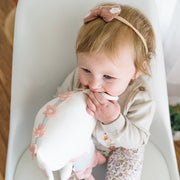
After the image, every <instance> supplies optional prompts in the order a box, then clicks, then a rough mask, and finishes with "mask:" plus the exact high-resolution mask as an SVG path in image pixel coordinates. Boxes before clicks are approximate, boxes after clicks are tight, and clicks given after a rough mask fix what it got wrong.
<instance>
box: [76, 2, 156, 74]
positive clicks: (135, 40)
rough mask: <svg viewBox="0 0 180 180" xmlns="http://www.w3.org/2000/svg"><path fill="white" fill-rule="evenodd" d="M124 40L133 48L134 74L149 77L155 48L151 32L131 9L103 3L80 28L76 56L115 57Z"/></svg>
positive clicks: (140, 17)
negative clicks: (102, 55) (140, 73)
mask: <svg viewBox="0 0 180 180" xmlns="http://www.w3.org/2000/svg"><path fill="white" fill-rule="evenodd" d="M107 22H108V23H107ZM124 38H125V40H126V41H127V42H129V43H130V44H132V45H133V47H134V52H135V59H134V64H135V67H136V71H140V72H142V73H144V74H146V75H150V59H151V57H152V55H154V54H155V46H156V45H155V35H154V32H153V28H152V26H151V24H150V22H149V20H148V19H147V18H146V17H145V16H144V14H142V13H141V12H140V11H139V10H138V9H135V8H132V7H130V6H126V5H119V4H114V3H104V4H100V5H98V6H96V7H95V8H93V9H92V10H91V11H90V14H89V15H88V16H87V17H86V18H85V19H84V25H83V26H82V27H81V28H80V31H79V34H78V37H77V41H76V53H80V52H85V53H95V54H97V53H105V54H106V55H107V56H109V57H113V56H118V50H119V49H118V47H119V44H120V43H121V41H122V40H123V39H124Z"/></svg>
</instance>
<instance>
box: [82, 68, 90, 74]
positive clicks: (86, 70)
mask: <svg viewBox="0 0 180 180" xmlns="http://www.w3.org/2000/svg"><path fill="white" fill-rule="evenodd" d="M82 69H83V71H84V72H87V73H90V71H89V70H88V69H85V68H82Z"/></svg>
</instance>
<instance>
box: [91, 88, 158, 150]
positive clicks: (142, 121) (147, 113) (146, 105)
mask: <svg viewBox="0 0 180 180" xmlns="http://www.w3.org/2000/svg"><path fill="white" fill-rule="evenodd" d="M127 106H128V107H127V112H122V113H121V114H120V117H119V118H118V119H117V120H116V121H114V122H112V123H110V124H107V125H104V124H102V123H99V126H97V128H96V130H95V131H94V135H95V137H96V138H97V140H98V141H99V142H101V143H102V144H104V143H105V140H106V139H108V142H111V143H110V144H108V146H115V147H120V146H122V147H125V148H137V147H139V146H142V145H143V144H146V143H147V141H148V138H149V129H150V125H151V123H152V119H153V115H154V110H155V104H154V102H153V101H152V98H151V96H150V95H149V93H148V92H147V91H139V92H138V93H137V94H136V96H135V97H134V99H133V100H132V101H131V102H130V103H129V104H128V105H127ZM104 134H105V135H106V138H104V139H103V138H102V136H104Z"/></svg>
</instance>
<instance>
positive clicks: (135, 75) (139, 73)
mask: <svg viewBox="0 0 180 180" xmlns="http://www.w3.org/2000/svg"><path fill="white" fill-rule="evenodd" d="M141 74H142V72H141V71H136V72H135V74H134V76H133V77H132V79H137V78H138V77H139V76H140V75H141Z"/></svg>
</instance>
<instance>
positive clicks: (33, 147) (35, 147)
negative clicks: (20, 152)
mask: <svg viewBox="0 0 180 180" xmlns="http://www.w3.org/2000/svg"><path fill="white" fill-rule="evenodd" d="M29 150H30V151H31V152H32V159H34V157H36V154H37V144H32V145H31V147H30V148H29Z"/></svg>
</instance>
